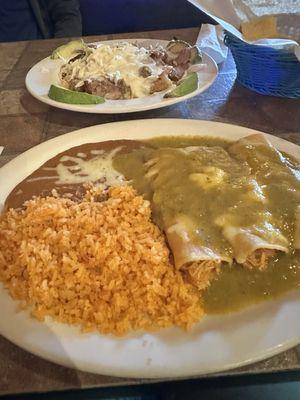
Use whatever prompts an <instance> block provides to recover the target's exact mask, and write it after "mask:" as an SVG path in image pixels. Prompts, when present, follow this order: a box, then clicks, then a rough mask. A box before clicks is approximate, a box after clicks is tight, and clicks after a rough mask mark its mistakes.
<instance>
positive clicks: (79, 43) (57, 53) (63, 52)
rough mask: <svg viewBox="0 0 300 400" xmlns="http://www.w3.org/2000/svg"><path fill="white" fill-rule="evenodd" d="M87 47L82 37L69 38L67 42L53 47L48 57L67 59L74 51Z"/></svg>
mask: <svg viewBox="0 0 300 400" xmlns="http://www.w3.org/2000/svg"><path fill="white" fill-rule="evenodd" d="M86 48H87V46H86V44H85V43H84V41H83V40H82V39H79V40H71V41H70V42H69V43H67V44H63V45H62V46H59V47H58V48H57V49H55V50H54V51H53V52H52V54H51V56H50V58H51V59H52V60H56V59H58V58H63V59H64V60H68V59H69V58H70V57H71V56H72V55H73V54H74V53H77V52H79V51H82V50H85V49H86Z"/></svg>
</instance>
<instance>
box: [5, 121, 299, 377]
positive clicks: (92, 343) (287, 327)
mask: <svg viewBox="0 0 300 400" xmlns="http://www.w3.org/2000/svg"><path fill="white" fill-rule="evenodd" d="M252 133H257V131H254V130H251V129H247V128H242V127H239V126H233V125H228V124H221V123H216V122H208V121H197V120H181V119H149V120H136V121H127V122H117V123H110V124H104V125H99V126H92V127H90V128H85V129H81V130H78V131H76V132H71V133H68V134H65V135H62V136H59V137H57V138H55V139H52V140H49V141H47V142H44V143H42V144H40V145H38V146H36V147H34V148H32V149H30V150H28V151H27V152H25V153H23V154H22V155H20V156H18V157H16V158H15V159H14V160H12V161H11V162H9V163H8V164H7V165H5V166H4V167H2V168H1V169H0V182H1V188H0V203H1V202H2V203H3V202H4V201H5V199H6V197H7V195H8V194H9V192H10V191H11V190H12V189H13V187H14V186H15V185H16V184H17V183H19V182H20V181H21V180H23V179H24V178H25V177H26V176H27V175H29V174H30V173H32V172H33V171H34V170H35V169H37V168H38V167H40V166H41V165H42V164H43V163H44V162H46V161H47V160H48V159H49V158H50V157H53V156H55V155H56V154H57V153H59V152H61V151H64V150H67V149H69V148H70V147H74V146H78V145H80V144H83V143H92V142H97V141H105V140H111V139H143V138H150V137H154V136H162V135H202V136H203V135H209V136H219V137H225V138H230V139H237V138H240V137H242V136H246V135H249V134H252ZM267 136H268V138H269V139H270V140H271V142H272V143H273V144H274V145H275V146H276V147H278V148H279V149H281V150H284V151H286V152H287V153H289V154H291V155H293V156H295V157H297V158H300V148H299V147H298V146H296V145H294V144H292V143H290V142H287V141H285V140H282V139H279V138H276V137H274V136H270V135H267ZM0 309H1V318H0V333H1V334H2V335H3V336H5V337H6V338H7V339H9V340H11V341H12V342H13V343H15V344H17V345H19V346H20V347H22V348H24V349H25V350H28V351H29V352H31V353H34V354H36V355H38V356H40V357H43V358H45V359H47V360H50V361H53V362H56V363H58V364H62V365H65V366H68V367H72V368H78V369H80V370H84V371H89V372H94V373H100V374H106V375H115V376H122V377H139V378H142V377H143V378H166V377H187V376H192V375H200V374H206V373H210V372H217V371H222V370H226V369H230V368H235V367H239V366H242V365H245V364H249V363H252V362H254V361H258V360H261V359H264V358H267V357H270V356H272V355H275V354H277V353H279V352H281V351H283V350H286V349H288V348H290V347H292V346H294V345H296V344H298V343H300V318H299V315H300V291H294V292H292V293H289V294H287V295H285V296H283V297H281V298H279V299H277V300H275V301H269V302H264V303H261V304H259V305H257V306H253V307H250V308H248V309H245V310H244V311H241V312H237V313H232V314H228V315H221V316H209V317H206V318H204V319H203V320H202V321H200V322H199V323H198V324H197V325H196V326H195V327H194V329H193V330H192V331H191V332H184V331H183V330H180V329H177V328H173V329H166V330H163V331H160V332H158V333H156V334H150V333H144V334H135V335H131V336H127V337H125V338H121V339H120V338H115V337H112V336H104V335H100V334H98V333H89V334H82V333H80V331H79V329H78V328H77V327H74V326H68V325H66V324H60V323H57V322H53V321H52V320H50V319H48V320H47V321H45V322H44V323H42V322H38V321H36V320H34V319H32V318H30V316H29V314H28V313H27V312H24V311H22V312H16V303H15V302H14V301H13V300H12V299H11V298H10V296H9V295H8V293H7V292H6V291H5V290H4V289H3V287H0Z"/></svg>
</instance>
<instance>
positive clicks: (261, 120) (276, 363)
mask: <svg viewBox="0 0 300 400" xmlns="http://www.w3.org/2000/svg"><path fill="white" fill-rule="evenodd" d="M198 31H199V30H198V29H197V28H189V29H180V30H166V31H155V32H142V33H134V34H122V35H108V36H97V37H89V40H90V41H94V40H98V39H100V40H106V39H115V38H129V37H131V38H137V37H145V38H157V39H171V38H172V37H173V36H177V37H178V38H181V39H185V40H187V41H189V42H190V43H194V42H195V41H196V38H197V35H198ZM63 42H65V40H57V39H56V40H46V41H29V42H18V43H2V44H0V145H2V146H4V147H5V149H4V151H3V153H2V155H1V156H0V166H2V165H4V164H5V163H7V162H8V161H9V160H11V159H12V158H14V157H16V156H17V155H18V154H20V153H22V152H23V151H25V150H27V149H29V148H30V147H32V146H35V145H37V144H39V143H41V142H43V141H45V140H47V139H50V138H53V137H55V136H58V135H61V134H63V133H66V132H70V131H73V130H76V129H79V128H82V127H86V126H91V125H96V124H102V123H105V122H113V121H124V120H128V119H130V120H132V119H140V118H191V119H205V120H212V121H221V122H229V123H232V124H237V125H242V126H246V127H250V128H254V129H258V130H261V131H264V132H268V133H271V134H273V135H276V136H279V137H281V138H284V139H287V140H290V141H291V142H294V143H297V144H298V145H300V102H299V100H290V99H281V98H275V97H268V96H261V95H258V94H256V93H254V92H251V91H249V90H247V89H245V88H243V87H242V86H240V85H239V84H238V83H236V82H235V78H236V70H235V65H234V62H233V60H232V58H231V57H230V56H229V57H228V59H227V60H226V62H225V63H224V65H222V66H221V67H220V74H219V76H218V78H217V80H216V81H215V83H214V84H213V85H212V86H211V87H210V88H209V89H208V90H207V91H206V92H205V93H203V94H200V95H198V96H196V97H194V98H192V99H190V100H188V101H184V102H182V103H179V104H177V105H173V106H170V107H166V108H162V109H157V110H152V111H146V112H140V113H132V114H120V115H99V114H98V115H97V114H83V113H75V112H71V111H64V110H60V109H57V108H53V107H50V106H47V105H45V104H43V103H40V102H39V101H37V100H35V99H34V98H33V97H32V96H31V95H30V94H29V93H28V92H27V91H26V89H25V76H26V73H27V72H28V70H29V69H30V67H32V66H33V65H34V64H35V63H36V62H37V61H39V60H41V59H42V58H44V57H46V56H48V55H49V53H50V52H51V51H52V50H53V49H54V48H55V47H57V46H58V45H60V44H61V43H63ZM3 317H4V318H5V316H2V315H1V318H3ZM297 368H300V346H298V347H295V348H293V349H291V350H288V351H286V352H283V353H281V354H279V355H277V356H275V357H272V358H270V359H268V360H265V361H263V362H259V363H255V364H252V365H249V366H247V367H243V368H239V369H236V370H231V371H230V372H226V373H223V375H224V374H225V375H228V374H229V373H230V374H241V373H253V372H269V371H282V370H289V369H291V370H294V369H297ZM142 382H144V381H143V380H140V379H121V378H115V377H110V376H102V375H94V374H90V373H85V372H80V371H76V370H73V369H68V368H64V367H61V366H58V365H55V364H53V363H51V362H48V361H44V360H42V359H41V358H39V357H36V356H34V355H31V354H29V353H27V352H26V351H23V350H21V349H20V348H18V347H17V346H15V345H13V344H12V343H10V342H9V341H8V340H6V339H4V338H3V337H1V336H0V395H1V394H4V393H25V392H34V391H52V390H62V389H68V388H74V389H75V388H87V387H101V386H109V385H121V384H131V383H132V384H133V383H142Z"/></svg>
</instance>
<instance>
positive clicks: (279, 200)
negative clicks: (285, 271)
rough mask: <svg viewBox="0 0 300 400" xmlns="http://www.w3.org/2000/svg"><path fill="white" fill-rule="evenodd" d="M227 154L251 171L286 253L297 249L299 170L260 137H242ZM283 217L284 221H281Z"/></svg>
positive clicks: (299, 193) (260, 135) (299, 201)
mask: <svg viewBox="0 0 300 400" xmlns="http://www.w3.org/2000/svg"><path fill="white" fill-rule="evenodd" d="M228 152H229V153H230V154H231V155H232V156H234V157H236V158H237V159H239V160H241V161H245V162H247V163H248V164H249V166H250V168H251V173H252V175H253V176H255V179H256V181H257V183H258V185H260V186H261V187H264V188H265V189H264V195H265V198H266V201H267V206H268V211H269V213H270V214H271V215H272V217H273V218H272V220H273V225H274V226H275V227H276V228H277V229H279V230H280V231H281V232H282V234H283V235H284V236H285V237H286V238H287V239H288V242H289V243H288V247H289V248H290V249H293V248H295V249H298V248H299V241H300V239H299V229H300V228H299V211H297V210H299V204H300V166H299V163H298V162H297V161H296V160H293V159H291V158H290V157H287V156H285V155H284V154H283V153H281V152H280V151H279V150H277V149H276V148H275V147H274V146H273V145H272V144H271V143H270V142H269V140H268V139H267V138H266V136H264V135H262V134H255V135H250V136H246V137H244V138H242V139H240V140H238V141H237V142H235V143H234V144H233V145H231V146H230V147H229V149H228ZM283 215H284V218H283Z"/></svg>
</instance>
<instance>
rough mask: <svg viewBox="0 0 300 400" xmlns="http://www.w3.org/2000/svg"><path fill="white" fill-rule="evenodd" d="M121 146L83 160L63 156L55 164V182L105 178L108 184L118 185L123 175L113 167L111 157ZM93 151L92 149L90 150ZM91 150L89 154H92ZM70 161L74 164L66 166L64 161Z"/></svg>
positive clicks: (80, 181) (92, 180)
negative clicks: (56, 176) (56, 178)
mask: <svg viewBox="0 0 300 400" xmlns="http://www.w3.org/2000/svg"><path fill="white" fill-rule="evenodd" d="M121 148H122V147H121V146H120V147H117V148H116V149H113V150H112V151H110V152H102V154H98V155H96V156H95V157H93V158H91V159H89V160H84V159H82V158H80V157H72V156H63V157H62V158H61V159H60V162H59V164H58V165H57V166H56V168H55V169H56V173H57V175H58V180H57V181H56V183H57V184H59V185H62V184H66V183H67V184H80V183H84V182H96V181H99V180H102V179H103V180H105V184H106V185H108V186H116V185H120V184H122V183H123V182H124V181H125V178H124V176H123V175H121V174H120V173H119V172H117V171H116V170H115V169H114V168H113V164H112V161H113V157H114V156H115V155H116V154H117V153H118V152H119V151H120V150H121ZM92 151H93V150H92ZM92 151H91V154H93V153H92ZM67 161H72V162H74V163H75V165H72V166H67V165H66V164H65V163H66V162H67Z"/></svg>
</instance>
